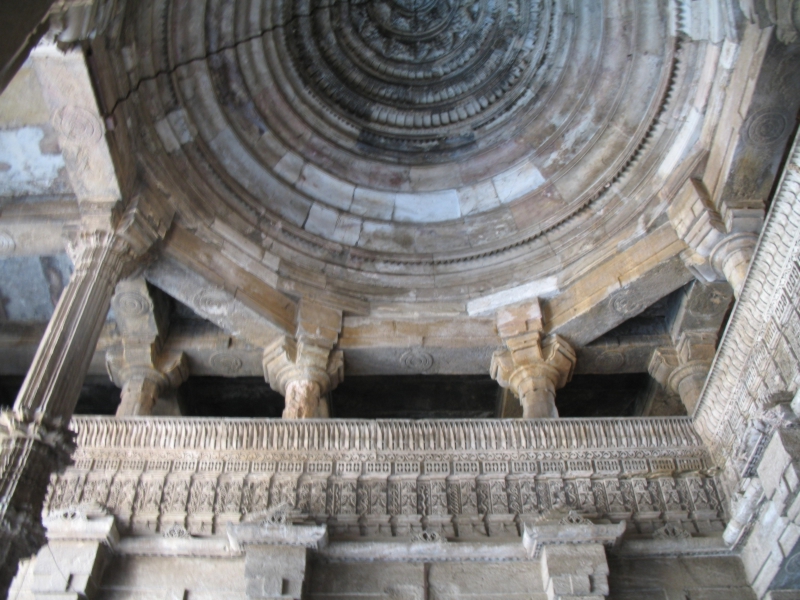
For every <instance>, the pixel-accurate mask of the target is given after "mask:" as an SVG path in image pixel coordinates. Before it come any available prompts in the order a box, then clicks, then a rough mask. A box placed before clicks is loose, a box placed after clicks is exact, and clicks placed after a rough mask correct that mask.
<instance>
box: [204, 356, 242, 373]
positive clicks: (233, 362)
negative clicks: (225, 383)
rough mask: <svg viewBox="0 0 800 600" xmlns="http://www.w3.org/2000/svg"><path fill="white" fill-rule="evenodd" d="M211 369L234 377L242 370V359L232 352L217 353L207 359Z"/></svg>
mask: <svg viewBox="0 0 800 600" xmlns="http://www.w3.org/2000/svg"><path fill="white" fill-rule="evenodd" d="M208 362H209V364H210V365H211V367H212V368H213V369H214V370H216V371H219V372H221V373H225V374H226V375H235V374H236V373H238V372H239V371H241V370H242V366H243V363H242V359H241V358H239V357H238V356H237V355H236V354H233V353H232V352H217V353H216V354H212V355H211V358H210V359H209V361H208Z"/></svg>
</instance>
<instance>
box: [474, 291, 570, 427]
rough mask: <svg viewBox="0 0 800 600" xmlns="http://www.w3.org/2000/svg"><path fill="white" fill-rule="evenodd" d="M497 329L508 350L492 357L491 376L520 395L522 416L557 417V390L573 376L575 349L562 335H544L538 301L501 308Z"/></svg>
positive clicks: (500, 351) (528, 417)
mask: <svg viewBox="0 0 800 600" xmlns="http://www.w3.org/2000/svg"><path fill="white" fill-rule="evenodd" d="M497 329H498V332H499V333H500V336H501V337H502V338H503V340H504V341H505V343H506V346H507V349H505V350H498V351H497V352H495V353H494V355H493V356H492V364H491V367H490V372H491V376H492V378H493V379H495V380H496V381H497V383H499V384H500V385H501V386H502V387H504V388H509V389H511V390H512V391H513V392H514V394H515V395H516V396H517V398H519V402H520V404H521V405H522V418H523V419H549V418H556V417H558V410H557V409H556V390H557V389H559V388H561V387H564V385H565V384H566V383H567V382H568V381H569V380H570V379H571V378H572V372H573V370H574V368H575V360H576V357H575V351H574V350H573V349H572V347H571V346H570V345H569V344H568V343H567V342H566V340H564V339H563V338H562V337H560V336H558V335H549V336H545V335H544V333H543V326H542V318H541V310H540V308H539V303H538V301H534V302H532V303H529V304H526V305H522V306H517V307H514V308H510V309H503V310H501V311H500V312H499V313H498V315H497Z"/></svg>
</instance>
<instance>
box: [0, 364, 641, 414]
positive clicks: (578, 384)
mask: <svg viewBox="0 0 800 600" xmlns="http://www.w3.org/2000/svg"><path fill="white" fill-rule="evenodd" d="M22 381H23V377H12V376H8V377H0V405H2V406H6V407H8V406H11V405H12V404H13V403H14V399H15V398H16V395H17V392H18V391H19V388H20V386H21V385H22ZM648 382H649V376H648V375H647V374H646V373H633V374H615V375H576V376H575V377H573V379H572V381H571V382H570V383H568V384H567V385H566V387H564V388H563V389H561V390H559V391H558V394H557V399H556V400H557V402H556V403H557V405H558V410H559V414H560V415H561V416H562V417H623V416H633V415H634V414H635V407H636V405H637V402H638V403H639V405H642V402H641V401H640V400H641V398H642V396H643V394H645V393H646V391H647V385H648ZM499 389H500V388H499V387H498V385H497V383H495V382H494V381H493V380H492V379H491V378H489V377H487V376H481V375H463V376H459V375H391V376H389V375H370V376H361V377H348V378H346V379H345V381H344V382H343V383H342V384H341V385H340V386H339V387H338V388H336V389H335V390H334V391H333V393H332V394H331V413H332V415H331V416H333V417H335V418H340V419H481V418H487V419H488V418H493V417H495V416H497V413H496V410H497V398H498V393H499ZM177 400H178V404H179V406H180V409H181V412H182V414H183V415H185V416H191V417H253V418H265V417H266V418H278V417H280V416H281V412H282V411H283V397H282V396H281V395H280V394H278V393H277V392H274V391H273V390H272V389H271V388H270V387H269V385H268V384H267V383H266V382H265V381H264V379H262V378H261V377H238V378H226V377H190V378H189V379H188V381H186V382H185V383H184V384H183V385H182V386H181V387H180V389H179V390H178V393H177ZM119 402H120V390H119V388H117V387H116V386H115V385H114V384H113V383H112V382H111V381H109V380H108V378H106V377H103V376H97V375H95V376H89V377H87V378H86V381H85V383H84V385H83V388H82V390H81V396H80V400H79V401H78V406H77V407H76V409H75V414H82V415H113V414H114V413H115V412H116V410H117V406H118V405H119Z"/></svg>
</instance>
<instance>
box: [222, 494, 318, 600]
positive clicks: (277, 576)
mask: <svg viewBox="0 0 800 600" xmlns="http://www.w3.org/2000/svg"><path fill="white" fill-rule="evenodd" d="M290 510H291V509H290V508H289V507H285V506H279V507H276V508H275V509H271V510H270V511H268V512H267V513H263V514H261V515H255V516H254V517H253V518H252V520H251V521H249V522H247V523H242V524H239V525H232V524H231V525H228V540H229V542H230V546H231V548H232V549H233V550H242V549H243V550H244V551H245V577H246V578H247V597H248V598H252V599H253V600H255V599H258V600H287V599H290V598H291V599H293V600H300V599H301V598H302V597H303V591H304V589H303V588H304V587H305V579H306V565H307V562H308V553H309V550H319V549H321V548H324V547H325V546H326V545H327V543H328V530H327V527H326V526H324V525H322V526H319V525H314V526H308V525H293V524H292V523H291V519H290V515H289V514H288V513H289V511H290Z"/></svg>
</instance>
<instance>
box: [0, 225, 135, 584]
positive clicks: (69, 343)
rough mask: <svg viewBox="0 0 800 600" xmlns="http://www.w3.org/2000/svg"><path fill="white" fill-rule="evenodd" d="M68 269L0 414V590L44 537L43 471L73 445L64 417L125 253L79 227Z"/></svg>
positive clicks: (59, 462) (126, 248) (111, 240)
mask: <svg viewBox="0 0 800 600" xmlns="http://www.w3.org/2000/svg"><path fill="white" fill-rule="evenodd" d="M73 256H74V263H75V271H74V272H73V274H72V277H71V279H70V281H69V284H68V285H67V287H66V288H65V289H64V292H63V293H62V295H61V298H60V299H59V301H58V304H57V305H56V308H55V311H54V313H53V316H52V318H51V319H50V323H49V324H48V326H47V329H46V331H45V334H44V337H43V338H42V341H41V343H40V345H39V349H38V351H37V352H36V355H35V357H34V359H33V364H32V365H31V367H30V370H29V371H28V375H27V377H26V378H25V381H24V382H23V384H22V388H21V389H20V392H19V395H18V396H17V400H16V403H15V404H14V409H13V411H4V412H3V414H2V420H1V422H0V443H2V447H0V464H2V465H3V471H2V474H0V519H1V520H2V526H0V563H2V565H3V566H2V568H1V569H2V570H1V571H0V594H2V595H5V592H6V590H7V589H8V586H9V585H10V583H11V578H12V577H13V575H14V573H15V572H16V569H17V563H18V562H19V560H20V559H21V558H25V557H27V556H30V555H31V554H34V553H35V552H36V551H37V550H38V548H39V547H40V546H41V545H42V544H43V543H44V531H43V529H42V526H41V524H40V523H39V515H40V514H41V511H42V504H43V501H44V497H45V492H46V490H47V484H48V481H49V478H50V473H52V472H54V471H57V470H59V469H61V468H63V466H65V465H66V464H67V463H68V461H69V457H70V454H71V453H72V450H73V445H72V439H71V433H70V432H69V431H68V429H67V424H68V422H69V418H70V416H71V415H72V411H73V409H74V408H75V403H76V402H77V401H78V396H79V394H80V390H81V386H82V385H83V379H84V377H85V375H86V371H87V370H88V368H89V363H90V361H91V358H92V355H93V353H94V349H95V346H96V345H97V339H98V337H99V336H100V330H101V328H102V326H103V323H104V322H105V316H106V313H107V312H108V307H109V302H110V300H111V294H112V291H113V289H114V286H115V285H116V283H117V280H118V279H119V278H120V276H121V275H122V273H123V270H124V269H125V267H126V265H127V264H128V263H129V262H130V260H131V259H132V258H133V252H132V250H131V245H130V244H129V242H128V241H126V240H125V239H123V237H121V236H119V235H117V234H115V233H107V232H92V233H83V234H81V236H80V238H79V240H78V242H77V243H76V244H75V246H74V247H73Z"/></svg>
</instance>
